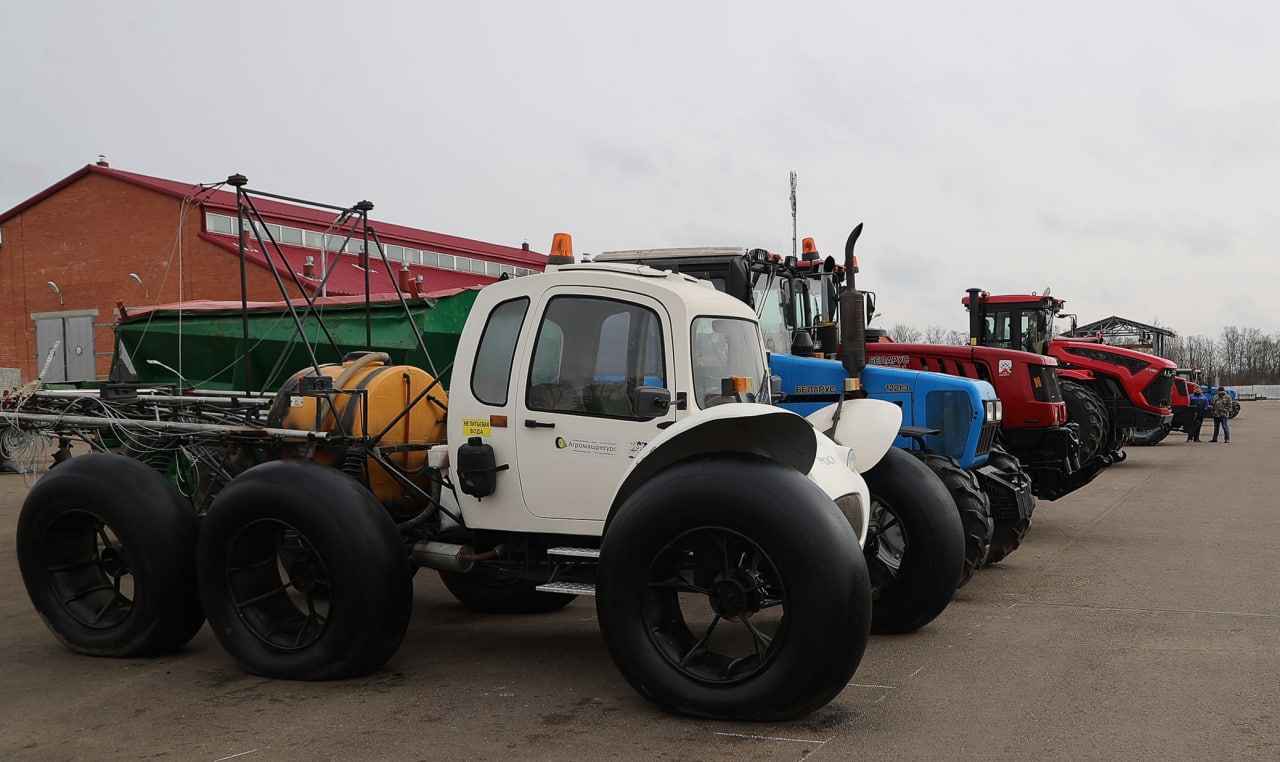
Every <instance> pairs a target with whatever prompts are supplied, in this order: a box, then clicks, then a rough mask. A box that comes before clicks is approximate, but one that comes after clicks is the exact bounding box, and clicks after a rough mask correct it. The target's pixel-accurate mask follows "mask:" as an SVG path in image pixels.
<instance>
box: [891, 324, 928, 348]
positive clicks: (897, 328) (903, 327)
mask: <svg viewBox="0 0 1280 762" xmlns="http://www.w3.org/2000/svg"><path fill="white" fill-rule="evenodd" d="M923 335H924V334H922V333H920V329H918V328H916V327H914V326H910V325H907V324H906V323H894V324H893V327H892V328H890V329H889V336H890V337H892V338H893V340H894V341H897V342H901V343H903V344H919V343H920V339H921V338H922V337H923Z"/></svg>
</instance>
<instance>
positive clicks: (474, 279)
mask: <svg viewBox="0 0 1280 762" xmlns="http://www.w3.org/2000/svg"><path fill="white" fill-rule="evenodd" d="M200 237H201V238H202V239H204V240H206V241H209V242H210V243H212V244H214V245H216V246H218V247H219V248H222V249H225V250H227V251H228V252H230V253H231V254H234V255H235V256H237V257H239V256H240V244H239V239H238V238H236V237H235V236H228V235H218V234H216V233H201V234H200ZM269 252H270V259H271V260H272V261H273V262H274V263H275V266H276V270H277V272H279V273H280V278H281V280H283V281H284V282H285V284H286V285H290V284H292V283H293V278H292V277H291V276H290V275H289V273H296V274H297V275H298V279H299V280H300V281H301V282H302V283H303V284H304V285H306V286H307V287H308V288H309V289H313V290H314V289H317V288H318V287H319V285H320V280H321V279H322V278H323V277H324V272H323V271H322V270H321V267H322V266H324V267H328V268H329V269H330V270H331V271H332V273H331V274H330V275H329V278H328V280H327V281H326V283H325V291H326V292H327V293H328V294H329V295H331V296H355V295H361V296H363V295H364V292H365V271H364V268H362V267H361V266H360V261H361V258H360V256H359V255H355V254H335V253H333V252H329V254H328V258H327V260H326V261H325V262H323V263H322V262H321V261H320V252H318V251H316V250H315V249H307V248H303V247H301V246H288V245H284V244H281V245H280V246H279V252H280V254H283V255H284V259H285V262H284V263H281V262H280V257H279V256H278V255H277V253H276V251H275V250H274V249H269ZM307 257H311V258H312V260H313V261H314V263H315V270H316V275H315V277H310V278H309V277H306V276H305V275H303V272H304V271H305V267H306V261H307ZM245 260H246V261H248V262H251V263H253V264H254V265H256V266H258V267H261V268H263V269H268V270H269V269H270V266H269V264H268V256H267V255H266V254H264V253H263V252H262V251H261V250H260V249H258V248H257V243H256V242H255V243H254V244H253V245H252V247H251V248H247V249H245ZM370 263H371V266H370V268H369V292H370V293H372V294H384V293H395V291H396V289H397V283H398V280H397V278H398V277H399V276H398V271H399V269H400V266H401V263H400V262H391V263H390V265H391V268H392V270H393V271H392V272H387V267H386V266H385V265H384V264H383V263H382V262H381V261H380V259H379V258H378V257H377V255H373V256H371V257H370ZM409 272H410V274H411V275H414V276H418V275H421V276H423V277H422V286H423V290H424V291H440V290H442V289H451V288H453V289H456V288H466V287H469V286H483V285H485V284H488V283H493V282H494V281H496V280H497V278H492V277H489V276H487V275H481V274H480V273H463V272H458V271H456V270H442V269H439V268H436V267H427V266H425V265H414V264H410V265H409Z"/></svg>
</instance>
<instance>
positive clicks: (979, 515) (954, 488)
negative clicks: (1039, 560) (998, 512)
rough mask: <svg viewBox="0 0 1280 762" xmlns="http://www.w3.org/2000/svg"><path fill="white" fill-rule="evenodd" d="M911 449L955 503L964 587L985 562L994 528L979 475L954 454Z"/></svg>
mask: <svg viewBox="0 0 1280 762" xmlns="http://www.w3.org/2000/svg"><path fill="white" fill-rule="evenodd" d="M910 452H911V454H912V455H914V456H915V457H917V458H919V459H920V461H921V462H922V463H924V464H925V465H926V466H928V467H929V470H930V471H932V472H934V473H935V474H937V476H938V478H939V479H941V480H942V484H943V486H944V487H946V488H947V492H949V493H950V494H951V500H952V501H953V502H954V503H955V504H956V511H957V513H959V515H960V525H961V526H962V527H963V528H964V571H963V572H962V573H961V574H960V585H959V586H960V587H964V586H965V584H966V583H967V582H968V581H969V580H970V579H972V578H973V573H974V572H976V571H977V570H978V569H981V568H982V565H983V564H984V563H986V560H987V552H988V551H989V550H990V548H991V533H992V532H993V531H994V525H993V523H992V521H991V502H990V500H989V499H988V498H987V493H985V492H983V491H982V484H981V483H980V482H979V481H978V475H977V474H975V473H973V472H972V471H966V470H964V469H963V468H961V467H960V464H959V463H957V462H956V460H955V458H948V457H946V456H945V455H938V454H936V453H929V452H923V451H921V450H911V451H910Z"/></svg>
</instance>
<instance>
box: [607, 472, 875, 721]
mask: <svg viewBox="0 0 1280 762" xmlns="http://www.w3.org/2000/svg"><path fill="white" fill-rule="evenodd" d="M596 589H597V595H596V613H597V617H598V619H599V621H600V630H601V633H602V634H603V636H604V640H605V644H606V645H607V646H608V649H609V653H610V655H611V656H612V658H613V661H614V663H615V664H616V665H617V667H618V670H619V671H620V672H621V673H622V675H623V676H624V677H625V678H626V679H627V682H629V683H630V684H631V685H632V687H634V688H635V689H636V691H638V692H639V693H640V694H641V695H643V696H644V697H645V698H647V699H649V700H650V701H652V702H654V703H655V704H657V705H658V706H660V707H662V708H663V709H665V710H667V711H670V712H678V713H681V714H686V715H691V716H695V717H706V718H712V719H718V720H771V721H778V720H787V719H792V718H795V717H799V716H802V715H804V714H807V713H808V712H811V711H813V710H814V709H816V708H818V707H820V706H823V705H824V704H826V703H827V702H828V701H830V700H831V699H832V698H834V697H835V696H836V695H837V694H839V693H840V692H841V691H842V690H843V689H844V687H845V686H846V685H847V684H848V682H849V679H850V678H851V677H852V676H853V673H854V671H855V670H856V669H857V667H858V663H859V662H860V661H861V659H862V654H863V651H864V649H865V648H866V644H867V638H868V632H869V628H870V625H871V590H870V582H869V580H868V576H867V567H866V562H865V560H864V559H863V555H862V552H861V549H860V548H859V546H858V539H857V536H856V535H855V534H854V532H853V529H852V528H851V527H850V525H849V522H848V520H847V519H846V518H845V517H844V515H843V514H842V513H841V512H840V509H839V508H837V507H836V505H835V504H834V503H833V502H832V501H831V499H830V498H828V497H827V496H826V495H825V494H824V493H823V492H822V491H821V490H820V489H819V488H818V487H817V486H816V485H814V484H813V483H812V482H811V481H809V480H808V479H807V478H805V477H804V476H803V475H801V474H799V473H797V472H796V471H794V470H792V469H790V468H787V467H786V466H783V465H782V464H780V463H777V462H775V461H770V460H764V459H761V458H754V457H749V456H742V455H736V456H713V457H709V458H699V459H696V460H691V461H685V462H682V463H678V464H676V465H673V466H671V467H669V468H668V469H666V470H665V471H662V472H660V473H658V474H657V475H655V476H654V477H653V478H651V479H649V480H648V481H647V482H645V483H644V484H643V485H641V487H640V488H639V489H638V490H636V491H635V492H634V493H633V494H632V495H631V496H630V497H628V498H627V500H626V502H625V503H624V504H623V505H622V506H621V507H620V508H619V509H618V511H617V513H616V515H615V516H614V518H613V520H612V522H611V523H610V525H609V527H608V529H607V530H606V532H605V535H604V542H603V545H602V547H601V549H600V569H599V576H598V580H597V584H596Z"/></svg>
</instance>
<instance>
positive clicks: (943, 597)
mask: <svg viewBox="0 0 1280 762" xmlns="http://www.w3.org/2000/svg"><path fill="white" fill-rule="evenodd" d="M862 478H863V479H866V481H867V488H868V489H869V490H870V491H871V524H872V527H873V530H872V531H873V532H874V534H873V535H869V537H868V540H867V549H866V554H867V568H868V569H869V570H870V572H871V600H872V608H871V631H872V632H874V633H878V634H885V633H899V632H911V631H912V630H918V629H920V628H921V627H924V626H925V625H926V624H928V623H929V622H931V621H933V619H934V618H935V617H936V616H938V615H939V614H941V613H942V610H943V609H945V608H946V607H947V604H948V603H950V602H951V598H952V597H953V596H954V595H955V592H956V588H958V587H959V586H960V578H961V576H963V572H964V567H965V559H964V554H965V537H964V526H963V525H962V523H961V521H960V515H959V513H957V511H956V503H955V501H954V500H952V499H951V495H950V494H948V493H947V488H946V487H945V486H944V485H943V483H942V480H941V479H939V478H938V477H936V476H935V475H934V473H933V471H931V470H930V469H929V467H928V466H926V465H925V464H924V463H922V462H920V461H919V460H917V459H916V458H914V457H912V456H911V454H910V453H908V452H907V451H906V450H899V449H897V448H891V449H890V450H889V451H888V452H886V453H885V454H884V457H883V458H881V459H880V462H879V463H877V464H876V465H875V467H874V468H872V469H871V470H870V471H867V472H866V473H864V474H863V475H862Z"/></svg>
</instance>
